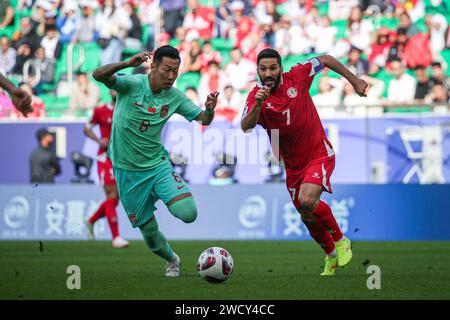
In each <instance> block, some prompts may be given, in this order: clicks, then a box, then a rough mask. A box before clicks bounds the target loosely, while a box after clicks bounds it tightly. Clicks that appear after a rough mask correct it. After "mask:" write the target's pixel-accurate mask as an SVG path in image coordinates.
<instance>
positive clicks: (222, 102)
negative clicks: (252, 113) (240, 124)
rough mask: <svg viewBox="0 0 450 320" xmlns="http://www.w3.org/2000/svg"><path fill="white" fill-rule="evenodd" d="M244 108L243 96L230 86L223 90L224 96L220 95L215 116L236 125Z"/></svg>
mask: <svg viewBox="0 0 450 320" xmlns="http://www.w3.org/2000/svg"><path fill="white" fill-rule="evenodd" d="M243 106H244V103H243V101H242V95H241V94H240V93H239V91H236V90H234V88H233V86H232V85H231V84H228V85H226V86H225V88H223V94H221V95H219V101H218V104H217V108H216V111H215V114H216V115H215V116H216V117H218V118H221V117H223V118H225V119H227V120H228V121H230V122H234V123H236V122H237V121H238V120H240V115H241V113H242V109H243Z"/></svg>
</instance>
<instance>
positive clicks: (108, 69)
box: [92, 52, 150, 87]
mask: <svg viewBox="0 0 450 320" xmlns="http://www.w3.org/2000/svg"><path fill="white" fill-rule="evenodd" d="M148 59H150V53H149V52H143V53H138V54H136V55H134V56H132V57H131V58H130V59H128V60H125V61H121V62H118V63H111V64H107V65H104V66H101V67H99V68H97V69H95V70H94V72H93V73H92V76H93V77H94V79H95V80H97V81H98V82H101V83H104V84H105V85H106V86H107V87H112V86H113V85H114V84H115V83H116V75H115V73H116V72H117V71H120V70H122V69H126V68H130V67H138V66H140V65H141V64H142V63H144V62H146V61H148Z"/></svg>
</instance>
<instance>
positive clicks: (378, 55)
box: [368, 26, 393, 67]
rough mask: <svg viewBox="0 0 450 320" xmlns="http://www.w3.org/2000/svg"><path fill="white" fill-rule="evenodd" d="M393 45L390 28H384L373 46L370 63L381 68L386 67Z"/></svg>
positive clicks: (378, 33)
mask: <svg viewBox="0 0 450 320" xmlns="http://www.w3.org/2000/svg"><path fill="white" fill-rule="evenodd" d="M392 45H393V43H392V42H391V41H390V31H389V29H388V28H386V27H384V26H382V27H380V29H378V31H377V35H376V39H375V42H374V43H373V44H372V48H371V50H370V55H369V57H368V58H369V63H370V64H376V65H377V66H379V67H384V66H385V65H386V60H387V58H388V53H389V48H390V47H391V46H392Z"/></svg>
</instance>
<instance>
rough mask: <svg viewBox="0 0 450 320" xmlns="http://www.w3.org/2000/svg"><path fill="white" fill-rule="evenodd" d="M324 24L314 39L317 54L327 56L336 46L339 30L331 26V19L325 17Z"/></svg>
mask: <svg viewBox="0 0 450 320" xmlns="http://www.w3.org/2000/svg"><path fill="white" fill-rule="evenodd" d="M321 19H322V23H321V25H320V26H318V28H317V30H316V31H315V32H314V34H313V35H311V36H312V39H313V41H314V49H315V52H316V53H317V54H326V53H328V52H330V51H331V50H332V49H333V48H334V46H335V44H336V35H337V32H338V30H337V28H336V27H334V26H331V25H330V18H329V17H327V16H323V17H322V18H321Z"/></svg>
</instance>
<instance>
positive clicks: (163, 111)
mask: <svg viewBox="0 0 450 320" xmlns="http://www.w3.org/2000/svg"><path fill="white" fill-rule="evenodd" d="M168 113H169V105H167V104H165V105H163V106H162V107H161V112H160V113H159V115H160V116H161V118H165V117H167V114H168Z"/></svg>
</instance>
